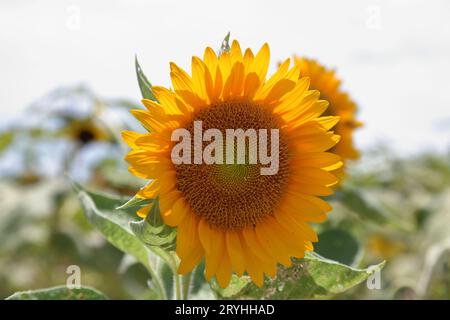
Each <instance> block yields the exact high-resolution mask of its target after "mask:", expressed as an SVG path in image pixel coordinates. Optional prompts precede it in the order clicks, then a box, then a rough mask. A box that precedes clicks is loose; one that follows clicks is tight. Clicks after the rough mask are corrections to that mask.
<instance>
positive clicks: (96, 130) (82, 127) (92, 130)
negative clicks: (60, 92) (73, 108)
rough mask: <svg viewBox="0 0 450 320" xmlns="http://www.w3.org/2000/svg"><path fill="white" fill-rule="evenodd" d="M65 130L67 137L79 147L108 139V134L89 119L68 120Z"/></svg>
mask: <svg viewBox="0 0 450 320" xmlns="http://www.w3.org/2000/svg"><path fill="white" fill-rule="evenodd" d="M65 130H66V133H67V135H68V137H69V138H70V139H72V140H73V141H76V142H77V143H78V144H79V145H81V146H85V145H88V144H89V143H92V142H94V141H106V140H108V139H109V138H110V137H109V134H108V132H107V131H106V130H105V129H104V128H102V127H101V126H100V125H99V124H98V123H96V122H95V121H94V120H93V119H91V118H86V119H70V120H68V125H67V126H66V128H65Z"/></svg>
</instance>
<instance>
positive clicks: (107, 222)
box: [76, 186, 151, 268]
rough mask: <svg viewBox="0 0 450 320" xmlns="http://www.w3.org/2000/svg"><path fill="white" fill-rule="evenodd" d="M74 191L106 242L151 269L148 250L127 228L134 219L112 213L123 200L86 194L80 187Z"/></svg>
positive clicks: (90, 220)
mask: <svg viewBox="0 0 450 320" xmlns="http://www.w3.org/2000/svg"><path fill="white" fill-rule="evenodd" d="M76 189H77V194H78V199H79V201H80V203H81V206H82V208H83V210H84V213H85V215H86V218H87V219H88V221H89V222H90V223H91V224H92V225H93V226H94V227H95V228H96V229H97V230H98V231H100V232H101V233H102V234H103V235H104V236H105V238H106V240H108V241H109V242H110V243H111V244H112V245H113V246H115V247H117V248H118V249H119V250H121V251H123V252H125V253H128V254H130V255H131V256H133V257H135V258H136V259H137V260H138V261H139V262H141V263H142V264H143V265H144V266H146V267H147V268H151V266H150V265H149V258H148V250H147V249H146V248H145V246H144V245H143V243H142V242H141V241H139V239H137V238H136V237H135V236H134V235H133V233H132V231H131V229H130V227H129V223H130V222H131V221H133V219H134V218H133V217H132V215H131V214H130V213H127V212H125V211H114V208H116V207H118V206H119V205H120V203H123V199H122V198H118V197H113V196H106V195H104V194H101V193H96V192H92V191H91V192H89V193H87V192H85V191H84V190H83V189H81V187H80V186H76Z"/></svg>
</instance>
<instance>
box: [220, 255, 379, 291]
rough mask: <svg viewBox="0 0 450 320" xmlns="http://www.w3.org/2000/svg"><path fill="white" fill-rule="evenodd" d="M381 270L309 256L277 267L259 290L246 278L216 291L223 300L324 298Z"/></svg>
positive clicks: (377, 267)
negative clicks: (274, 275) (359, 267)
mask: <svg viewBox="0 0 450 320" xmlns="http://www.w3.org/2000/svg"><path fill="white" fill-rule="evenodd" d="M383 267H384V262H383V263H380V264H378V265H375V266H371V267H369V268H366V269H356V268H352V267H349V266H346V265H344V264H341V263H338V262H336V261H332V260H329V259H325V258H323V257H321V256H319V255H318V254H314V253H310V254H307V255H306V256H305V258H303V259H300V260H294V262H293V265H292V266H291V267H289V268H286V267H279V270H278V274H277V276H276V277H275V278H274V279H270V278H266V279H265V282H264V286H263V287H262V288H259V287H258V286H256V285H255V284H254V283H252V282H251V281H250V280H249V279H248V278H246V277H243V278H241V279H239V278H237V277H234V279H233V281H232V283H231V285H230V286H229V287H228V288H226V289H224V290H222V289H219V290H218V292H219V294H220V296H221V297H223V298H246V299H247V298H250V299H310V298H324V297H330V296H332V295H335V294H338V293H341V292H344V291H346V290H348V289H350V288H352V287H354V286H356V285H358V284H360V283H361V282H363V281H365V280H366V279H367V278H368V277H369V276H370V275H372V274H373V273H374V272H376V271H380V270H381V269H382V268H383Z"/></svg>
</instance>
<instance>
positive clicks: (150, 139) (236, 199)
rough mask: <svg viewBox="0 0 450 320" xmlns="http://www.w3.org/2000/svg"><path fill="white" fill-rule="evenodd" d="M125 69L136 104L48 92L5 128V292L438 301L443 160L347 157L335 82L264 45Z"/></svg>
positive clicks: (446, 240)
mask: <svg viewBox="0 0 450 320" xmlns="http://www.w3.org/2000/svg"><path fill="white" fill-rule="evenodd" d="M219 42H220V41H219ZM241 46H242V47H241ZM162 62H164V63H166V62H168V61H165V60H164V61H161V63H162ZM272 67H273V68H272ZM134 68H135V70H134V72H135V73H136V77H137V86H138V88H139V89H138V90H137V91H136V92H140V96H138V95H136V99H135V100H126V99H110V98H107V97H104V96H99V95H98V94H96V93H95V92H94V91H93V90H91V89H90V88H89V87H88V86H84V85H80V86H74V87H70V86H69V87H61V88H57V89H55V90H53V91H51V92H49V93H48V94H46V95H44V96H43V97H41V98H39V99H37V100H36V101H35V102H34V103H33V104H31V105H30V106H29V107H28V108H27V109H26V110H25V112H24V114H23V115H22V116H21V117H22V118H26V121H11V122H10V123H7V124H4V125H2V126H1V128H0V176H1V180H0V199H1V200H0V297H1V298H2V299H11V300H28V299H33V300H36V299H37V300H41V299H42V300H48V299H51V300H53V299H56V300H66V299H138V300H145V299H150V300H181V299H186V300H187V299H189V300H198V299H202V300H204V299H206V300H210V299H257V300H261V299H264V300H266V299H271V300H278V299H281V300H298V299H388V300H391V299H394V300H402V299H406V300H411V299H443V300H448V299H450V234H449V227H448V226H449V224H450V153H449V152H426V151H423V152H418V153H416V154H415V155H414V156H405V155H403V154H402V153H399V152H397V151H396V150H395V149H394V148H391V146H390V145H389V144H388V143H380V144H377V145H376V146H373V147H371V148H366V149H364V150H360V149H359V148H358V147H357V146H356V144H355V142H354V137H355V136H357V135H358V134H359V132H360V131H362V130H364V127H365V126H366V125H367V123H368V122H370V119H361V118H360V116H359V114H358V111H359V110H360V108H363V106H361V105H359V104H358V103H357V102H355V100H354V99H353V98H352V96H351V89H350V90H347V89H343V87H342V85H341V82H342V79H341V78H340V76H339V74H337V73H336V72H335V71H334V69H330V68H328V67H326V66H325V65H322V62H321V61H318V60H315V59H311V58H309V57H303V56H300V55H294V56H292V57H290V58H287V59H285V60H282V59H278V57H276V56H275V57H274V56H273V55H272V54H271V47H269V45H268V44H264V45H262V46H261V47H260V48H256V49H253V48H252V49H250V48H248V49H247V48H246V47H245V46H244V44H243V43H241V42H238V41H237V40H232V39H231V38H230V34H228V35H227V36H226V37H225V39H224V40H223V42H222V43H221V44H220V43H218V45H217V46H208V47H206V48H205V49H204V50H203V51H202V55H201V56H193V57H192V60H191V65H190V68H191V69H190V70H183V68H181V67H180V66H178V65H177V64H176V63H174V62H170V68H169V77H170V79H171V84H170V85H169V86H157V85H155V84H154V83H153V80H152V77H151V72H148V71H146V70H145V68H143V67H141V65H140V64H139V61H138V58H136V59H135V61H134ZM269 70H274V71H273V72H269ZM346 88H347V87H346ZM139 100H140V101H139ZM231 129H241V130H242V131H244V130H247V131H246V132H247V133H248V135H247V136H245V139H248V140H245V139H244V140H243V141H248V144H247V145H246V144H245V143H244V144H243V147H242V148H239V147H240V145H239V144H237V145H234V146H231V147H229V146H228V142H229V141H228V140H229V138H230V137H231V138H230V141H235V140H234V138H236V137H237V136H236V137H233V136H230V134H231V133H230V132H229V131H228V130H231ZM253 129H258V130H260V131H259V133H255V135H254V136H252V135H251V133H252V132H253V131H249V130H253ZM199 130H200V131H199ZM201 130H203V132H201ZM274 130H275V131H274ZM269 132H270V138H269V137H268V136H269ZM235 133H236V131H235ZM198 134H203V136H200V137H198V136H197V135H198ZM207 134H209V135H208V136H207ZM252 138H254V139H253V140H252ZM236 139H239V138H236ZM225 140H226V142H227V146H226V148H225V147H223V144H221V143H219V141H220V142H225ZM264 142H265V143H267V144H268V145H270V147H269V146H268V145H265V144H264ZM183 143H184V144H183ZM274 146H275V147H276V148H277V149H274ZM252 147H254V148H255V150H258V153H256V154H255V159H254V160H255V161H254V162H252V160H251V159H252V153H251V150H252ZM197 151H198V152H197ZM191 152H193V153H194V154H191ZM199 152H200V155H199V156H198V154H199ZM207 156H208V158H207ZM240 156H243V159H240V158H239V157H240ZM174 159H175V160H174ZM206 159H209V161H210V163H206ZM256 159H259V160H258V161H256ZM263 159H264V161H263ZM203 160H204V161H203ZM228 160H230V162H228ZM240 160H242V161H241V162H239V161H240ZM225 161H226V162H225Z"/></svg>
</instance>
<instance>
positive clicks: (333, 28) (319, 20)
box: [0, 0, 450, 153]
mask: <svg viewBox="0 0 450 320" xmlns="http://www.w3.org/2000/svg"><path fill="white" fill-rule="evenodd" d="M78 18H79V24H78V25H77V19H78ZM228 31H231V34H232V38H237V39H238V40H239V41H240V42H241V45H242V47H244V48H245V47H251V48H253V49H254V50H257V49H259V47H260V46H261V45H262V44H263V43H264V42H266V41H267V42H268V43H269V44H270V46H271V55H272V71H273V70H274V66H275V65H276V62H277V61H278V60H280V59H282V58H285V57H287V56H290V55H291V54H293V53H294V52H296V53H298V54H305V55H308V56H311V57H315V58H318V59H319V60H320V61H322V62H323V63H325V64H327V65H328V66H333V67H337V69H338V74H339V75H340V76H341V78H342V79H343V81H344V85H345V87H346V88H347V89H348V90H349V91H350V93H351V95H352V96H353V98H354V99H355V100H356V101H357V102H358V103H359V105H360V108H361V112H360V118H361V119H362V120H363V121H364V122H365V123H366V126H365V127H364V128H363V129H361V130H360V131H359V132H358V133H357V136H356V138H357V143H358V145H359V146H360V147H362V148H366V147H370V146H372V145H373V144H375V143H377V142H380V141H385V142H388V143H389V144H390V145H391V146H392V147H397V148H399V149H400V150H402V151H406V152H412V153H415V152H417V151H419V150H423V149H428V150H430V149H431V150H446V149H447V148H449V146H450V94H449V93H450V81H449V74H450V59H449V57H450V2H449V1H445V0H442V1H437V0H436V1H406V0H405V1H395V0H391V1H376V0H370V1H366V0H352V1H333V0H330V1H311V0H308V1H284V0H276V1H262V0H259V1H246V0H238V1H236V0H233V1H231V0H228V1H211V0H210V1H207V0H205V1H167V0H166V1H162V0H158V1H130V0H127V1H125V0H117V1H111V0H109V1H108V0H104V1H98V0H97V1H88V0H86V1H77V0H72V1H64V0H55V1H31V0H29V1H27V0H21V1H19V0H17V1H9V2H6V1H2V2H1V3H0V43H1V44H0V46H1V49H0V88H1V89H0V115H1V117H8V116H12V115H17V114H18V113H19V112H20V111H22V110H23V109H24V108H25V107H26V106H27V105H29V104H30V103H31V102H32V101H33V100H35V99H37V98H39V97H41V96H42V95H44V94H45V93H46V92H48V91H49V90H51V89H53V88H55V87H58V86H61V85H73V84H78V83H87V84H89V85H90V86H91V87H92V88H93V90H94V91H96V92H97V93H99V94H100V95H102V96H105V97H111V98H113V97H126V98H131V99H136V100H137V99H139V91H138V87H137V83H136V79H135V74H134V69H133V59H134V54H135V53H137V54H138V56H139V60H140V62H141V65H142V67H143V68H144V70H145V72H146V74H147V76H148V77H149V79H150V81H151V82H152V83H153V84H159V85H169V72H168V71H169V61H175V62H177V63H178V64H179V65H181V66H182V67H185V68H188V66H189V62H190V57H191V56H192V55H193V54H196V55H200V54H201V53H202V51H203V49H204V47H205V46H206V45H210V46H213V47H218V46H219V44H220V41H221V39H222V38H223V36H224V35H225V34H226V33H227V32H228Z"/></svg>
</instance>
